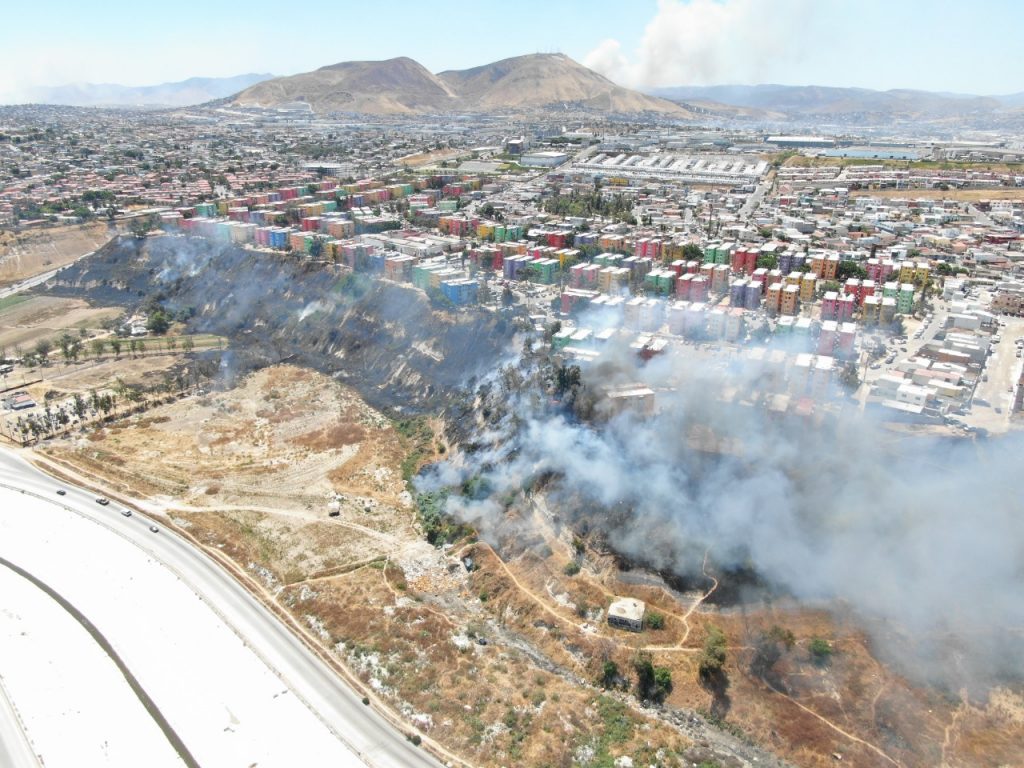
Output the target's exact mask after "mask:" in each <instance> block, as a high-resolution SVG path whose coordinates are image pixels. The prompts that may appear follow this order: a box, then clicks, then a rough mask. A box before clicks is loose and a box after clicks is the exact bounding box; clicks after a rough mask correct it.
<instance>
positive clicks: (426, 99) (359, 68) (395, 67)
mask: <svg viewBox="0 0 1024 768" xmlns="http://www.w3.org/2000/svg"><path fill="white" fill-rule="evenodd" d="M456 101H457V97H456V95H455V94H454V93H453V92H452V91H451V90H450V89H449V88H448V86H447V85H445V84H444V83H443V82H441V80H439V79H438V78H437V77H436V76H434V75H433V74H431V73H430V71H429V70H428V69H426V68H425V67H424V66H423V65H422V64H419V63H418V62H416V61H413V60H412V59H410V58H407V57H405V56H402V57H400V58H397V59H388V60H386V61H346V62H342V63H341V64H332V65H330V66H328V67H321V68H320V69H317V70H315V71H313V72H304V73H303V74H301V75H292V76H290V77H277V78H274V79H273V80H267V81H265V82H262V83H259V84H257V85H254V86H252V87H251V88H247V89H245V90H244V91H242V92H241V93H239V94H237V95H236V96H235V97H234V99H233V102H234V103H235V104H237V105H238V106H249V107H278V106H283V105H285V104H293V103H296V102H302V103H306V104H308V105H309V106H310V108H311V109H312V110H313V111H314V112H363V113H368V114H375V115H402V114H416V113H421V112H446V111H448V110H450V109H451V108H452V105H453V104H454V103H455V102H456Z"/></svg>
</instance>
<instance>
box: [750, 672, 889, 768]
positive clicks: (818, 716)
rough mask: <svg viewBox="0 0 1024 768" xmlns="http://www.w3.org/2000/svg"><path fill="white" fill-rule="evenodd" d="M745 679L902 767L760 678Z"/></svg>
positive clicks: (883, 753)
mask: <svg viewBox="0 0 1024 768" xmlns="http://www.w3.org/2000/svg"><path fill="white" fill-rule="evenodd" d="M744 674H746V673H744ZM746 677H747V679H748V680H750V681H751V682H752V683H753V684H754V685H758V684H760V685H763V686H765V687H766V688H768V689H769V690H770V691H772V692H773V693H775V694H777V695H778V696H781V697H782V698H784V699H785V700H786V701H788V702H789V703H790V704H792V705H793V706H794V707H797V708H798V709H801V710H803V711H804V712H806V713H807V714H809V715H811V716H812V717H814V718H815V719H817V720H820V721H821V722H822V723H824V724H825V725H827V726H828V727H829V728H831V729H832V730H833V731H835V732H836V733H838V734H839V735H840V736H844V737H846V738H847V739H849V740H850V741H852V742H854V743H856V744H860V745H861V746H862V747H865V748H867V749H869V750H871V751H872V752H874V753H875V754H876V755H878V756H879V757H881V758H882V759H884V760H887V761H888V762H890V763H892V764H893V765H896V766H902V765H903V763H901V762H900V761H899V760H896V759H894V758H892V757H890V756H889V755H887V754H886V753H885V752H883V751H882V749H881V748H880V747H877V746H875V745H874V744H872V743H871V742H870V741H865V740H864V739H862V738H861V737H860V736H856V735H854V734H852V733H850V732H849V731H846V730H844V729H843V728H841V727H840V726H839V725H837V724H836V723H834V722H832V721H831V720H829V719H828V718H827V717H825V716H824V715H820V714H818V713H817V712H815V711H814V710H813V709H811V708H810V707H808V706H805V705H804V704H801V703H800V702H799V701H797V700H796V699H794V698H793V697H792V696H790V695H789V694H788V693H785V692H783V691H780V690H779V689H778V688H776V687H775V686H774V685H772V684H771V683H769V682H768V681H766V680H762V679H760V678H755V677H753V676H751V675H746Z"/></svg>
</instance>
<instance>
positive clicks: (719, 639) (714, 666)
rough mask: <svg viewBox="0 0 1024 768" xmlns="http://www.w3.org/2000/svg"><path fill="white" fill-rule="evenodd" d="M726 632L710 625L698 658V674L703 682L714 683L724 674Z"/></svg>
mask: <svg viewBox="0 0 1024 768" xmlns="http://www.w3.org/2000/svg"><path fill="white" fill-rule="evenodd" d="M725 659H726V654H725V634H724V633H723V632H722V630H720V629H719V628H718V627H714V626H713V627H710V628H709V629H708V636H707V637H706V638H705V640H704V648H703V650H702V651H701V654H700V658H699V659H698V660H697V675H698V677H699V678H700V680H701V682H702V683H705V684H708V683H713V682H715V681H716V680H717V679H720V678H721V677H722V676H723V674H724V668H725Z"/></svg>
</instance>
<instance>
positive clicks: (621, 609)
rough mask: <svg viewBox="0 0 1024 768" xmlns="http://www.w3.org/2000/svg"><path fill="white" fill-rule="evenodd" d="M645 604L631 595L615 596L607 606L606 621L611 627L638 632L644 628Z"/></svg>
mask: <svg viewBox="0 0 1024 768" xmlns="http://www.w3.org/2000/svg"><path fill="white" fill-rule="evenodd" d="M646 610H647V606H646V605H645V604H644V601H643V600H636V599H634V598H632V597H617V598H615V600H614V601H613V602H612V604H611V605H610V606H609V607H608V623H609V624H610V625H611V626H613V627H620V628H621V629H629V630H632V631H633V632H640V631H641V630H642V629H643V628H644V611H646Z"/></svg>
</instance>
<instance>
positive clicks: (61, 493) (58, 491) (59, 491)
mask: <svg viewBox="0 0 1024 768" xmlns="http://www.w3.org/2000/svg"><path fill="white" fill-rule="evenodd" d="M67 493H68V492H67V491H65V490H64V489H63V488H58V489H57V495H58V496H66V495H67Z"/></svg>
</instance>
